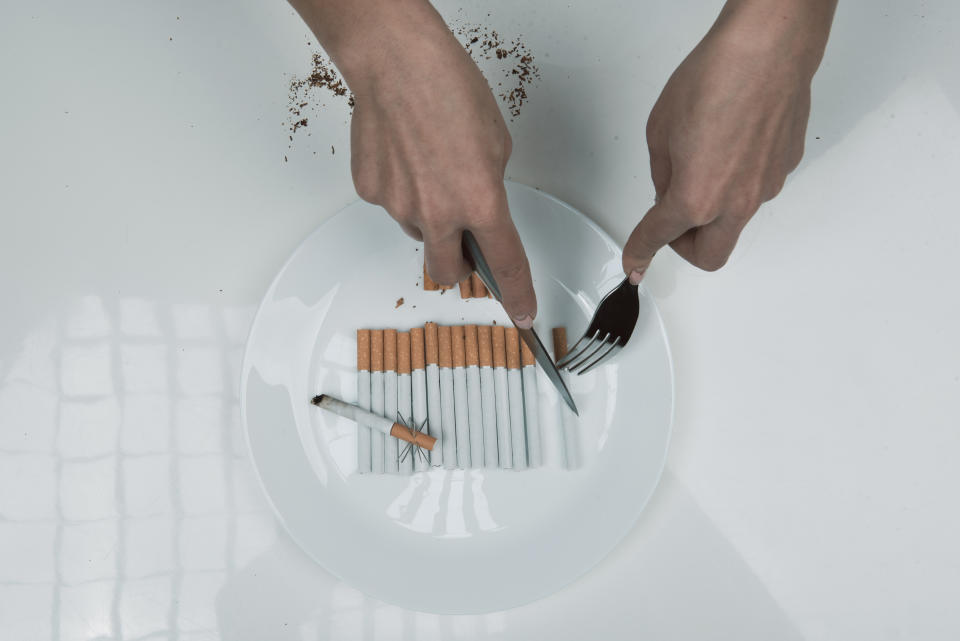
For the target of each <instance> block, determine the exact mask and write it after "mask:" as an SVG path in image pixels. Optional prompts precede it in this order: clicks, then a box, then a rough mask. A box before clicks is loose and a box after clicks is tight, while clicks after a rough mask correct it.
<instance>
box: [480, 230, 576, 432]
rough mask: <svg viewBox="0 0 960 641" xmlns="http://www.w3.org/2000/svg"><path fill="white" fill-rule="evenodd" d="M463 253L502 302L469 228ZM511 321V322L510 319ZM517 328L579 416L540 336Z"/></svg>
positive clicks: (555, 385)
mask: <svg viewBox="0 0 960 641" xmlns="http://www.w3.org/2000/svg"><path fill="white" fill-rule="evenodd" d="M463 253H464V256H465V257H466V258H467V262H468V263H470V266H471V267H473V270H474V271H475V272H477V276H479V277H480V280H482V281H483V284H484V285H485V286H486V288H487V290H488V291H489V292H490V293H491V294H493V297H494V298H496V299H497V300H498V301H499V302H500V303H501V304H502V303H503V297H502V296H501V294H500V286H499V285H498V284H497V280H496V279H495V278H494V277H493V270H491V269H490V265H488V264H487V260H486V259H485V258H484V257H483V252H482V251H480V245H479V243H477V239H476V237H475V236H474V235H473V234H472V233H471V232H470V231H469V230H467V231H464V232H463ZM511 322H513V320H512V319H511ZM513 326H514V327H516V326H517V324H516V323H513ZM517 330H518V331H519V333H520V338H521V339H522V340H523V342H524V343H526V344H527V347H529V348H530V351H531V352H533V357H534V359H536V361H537V363H538V364H539V365H540V367H541V368H542V369H543V371H544V373H545V374H546V375H547V378H549V379H550V382H551V383H553V386H554V387H555V388H557V392H559V393H560V397H561V398H562V399H563V400H564V402H565V403H566V404H567V407H569V408H570V409H571V410H572V411H573V413H574V414H576V415H577V416H580V412H579V411H577V404H576V403H574V402H573V396H572V395H571V394H570V390H568V389H567V385H566V383H564V382H563V377H561V376H560V371H559V370H558V369H557V366H556V364H555V363H554V362H553V359H552V358H550V354H549V353H548V352H547V350H546V348H544V346H543V343H542V342H541V341H540V337H539V336H537V333H536V332H535V331H533V329H532V328H531V329H523V328H522V327H517Z"/></svg>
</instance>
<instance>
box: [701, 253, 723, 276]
mask: <svg viewBox="0 0 960 641" xmlns="http://www.w3.org/2000/svg"><path fill="white" fill-rule="evenodd" d="M729 257H730V256H729V254H716V253H713V254H707V255H704V256H697V258H696V260H695V261H694V263H693V264H694V265H696V266H697V267H699V268H700V269H702V270H703V271H706V272H715V271H717V270H718V269H720V268H721V267H723V266H724V265H726V264H727V259H728V258H729Z"/></svg>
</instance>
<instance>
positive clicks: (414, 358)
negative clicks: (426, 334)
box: [410, 327, 439, 472]
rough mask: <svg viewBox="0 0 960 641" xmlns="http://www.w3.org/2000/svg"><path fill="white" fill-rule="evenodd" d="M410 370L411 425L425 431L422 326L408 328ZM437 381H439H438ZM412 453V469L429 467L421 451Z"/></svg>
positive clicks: (425, 401) (428, 460)
mask: <svg viewBox="0 0 960 641" xmlns="http://www.w3.org/2000/svg"><path fill="white" fill-rule="evenodd" d="M410 364H411V365H412V368H411V369H412V371H411V372H410V379H411V381H410V382H411V388H412V394H413V399H412V400H413V425H412V426H411V427H413V428H414V429H418V430H421V431H426V427H427V372H426V359H425V355H424V343H423V328H422V327H414V328H413V329H411V330H410ZM438 382H439V381H438ZM411 454H412V455H413V457H412V458H413V469H415V470H416V471H418V472H422V471H424V470H427V469H429V467H430V459H429V458H428V455H424V453H423V452H421V451H414V452H411Z"/></svg>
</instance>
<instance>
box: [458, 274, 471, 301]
mask: <svg viewBox="0 0 960 641" xmlns="http://www.w3.org/2000/svg"><path fill="white" fill-rule="evenodd" d="M460 298H473V287H471V286H470V277H469V276H467V277H466V278H464V279H463V280H461V281H460Z"/></svg>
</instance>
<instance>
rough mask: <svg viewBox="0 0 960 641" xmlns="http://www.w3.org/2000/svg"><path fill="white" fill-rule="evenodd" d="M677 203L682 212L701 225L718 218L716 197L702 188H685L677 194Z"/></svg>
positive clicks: (695, 223)
mask: <svg viewBox="0 0 960 641" xmlns="http://www.w3.org/2000/svg"><path fill="white" fill-rule="evenodd" d="M676 204H677V207H678V209H679V210H680V212H681V214H683V215H684V216H685V217H686V218H687V219H688V220H689V221H690V222H691V223H693V224H694V225H696V226H698V227H700V226H703V225H706V224H707V223H709V222H710V221H712V220H713V219H714V218H716V211H717V207H716V204H715V202H714V199H713V198H712V197H711V196H709V195H708V194H706V193H705V192H704V191H702V190H690V189H688V190H684V191H681V192H680V193H679V194H677V195H676Z"/></svg>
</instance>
